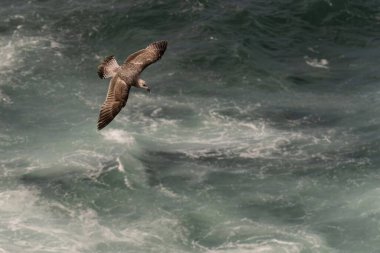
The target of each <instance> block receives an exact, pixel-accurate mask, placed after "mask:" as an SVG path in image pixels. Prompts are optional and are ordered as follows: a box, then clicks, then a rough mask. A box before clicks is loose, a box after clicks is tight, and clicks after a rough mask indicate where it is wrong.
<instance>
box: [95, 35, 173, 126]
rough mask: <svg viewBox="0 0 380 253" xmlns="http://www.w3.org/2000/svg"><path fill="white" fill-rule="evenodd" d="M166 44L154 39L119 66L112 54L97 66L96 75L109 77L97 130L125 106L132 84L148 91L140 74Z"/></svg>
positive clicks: (160, 55)
mask: <svg viewBox="0 0 380 253" xmlns="http://www.w3.org/2000/svg"><path fill="white" fill-rule="evenodd" d="M167 45H168V42H167V41H164V40H162V41H156V42H153V43H151V44H149V45H148V46H147V47H146V48H145V49H141V50H139V51H137V52H135V53H133V54H131V55H129V56H128V58H127V59H126V60H125V61H124V63H123V64H122V65H121V66H119V64H118V63H117V61H116V59H115V57H114V56H113V55H111V56H108V57H106V58H105V59H104V60H103V62H102V63H101V64H100V65H99V66H98V75H99V77H100V78H101V79H105V78H111V81H110V83H109V86H108V92H107V97H106V100H105V101H104V103H103V105H102V106H101V108H100V113H99V119H98V130H101V129H103V128H104V127H105V126H107V125H108V124H109V123H110V122H111V121H112V120H113V119H114V118H115V117H116V115H117V114H118V113H119V112H120V111H121V109H122V108H123V107H124V106H125V104H126V103H127V100H128V95H129V90H130V89H131V87H132V86H135V87H137V88H142V89H145V90H146V91H148V92H150V88H149V87H148V85H147V84H146V82H145V81H144V80H142V79H141V78H140V74H141V72H142V71H143V70H144V69H145V68H146V67H148V66H149V65H150V64H152V63H154V62H156V61H158V60H159V59H160V58H161V57H162V55H163V54H164V52H165V50H166V47H167Z"/></svg>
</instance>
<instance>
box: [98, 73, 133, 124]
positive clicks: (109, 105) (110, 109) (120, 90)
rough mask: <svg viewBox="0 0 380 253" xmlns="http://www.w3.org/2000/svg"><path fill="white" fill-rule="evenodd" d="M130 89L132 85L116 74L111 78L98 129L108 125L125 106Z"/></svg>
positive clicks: (101, 109)
mask: <svg viewBox="0 0 380 253" xmlns="http://www.w3.org/2000/svg"><path fill="white" fill-rule="evenodd" d="M130 89H131V86H130V85H128V84H126V83H125V82H124V81H123V80H121V79H120V78H119V77H117V76H116V77H114V78H112V79H111V81H110V84H109V87H108V93H107V98H106V101H104V103H103V105H102V107H101V108H100V113H99V119H98V130H101V129H102V128H104V127H105V126H107V125H108V124H109V123H110V122H111V121H112V120H113V119H114V118H115V117H116V115H117V114H118V113H119V112H120V110H121V109H122V108H123V107H124V106H125V104H126V103H127V100H128V95H129V90H130Z"/></svg>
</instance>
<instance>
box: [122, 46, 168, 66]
mask: <svg viewBox="0 0 380 253" xmlns="http://www.w3.org/2000/svg"><path fill="white" fill-rule="evenodd" d="M167 45H168V42H167V41H165V40H162V41H157V42H153V43H152V44H150V45H149V46H147V47H146V48H145V49H142V50H139V51H137V52H135V53H133V54H131V55H130V56H128V58H127V59H126V60H125V62H124V64H128V63H131V64H133V65H134V66H135V67H136V68H137V69H138V70H139V71H140V72H141V71H143V70H144V69H145V68H146V67H148V66H149V65H150V64H152V63H154V62H156V61H158V60H159V59H160V58H161V57H162V55H163V54H164V53H165V50H166V47H167Z"/></svg>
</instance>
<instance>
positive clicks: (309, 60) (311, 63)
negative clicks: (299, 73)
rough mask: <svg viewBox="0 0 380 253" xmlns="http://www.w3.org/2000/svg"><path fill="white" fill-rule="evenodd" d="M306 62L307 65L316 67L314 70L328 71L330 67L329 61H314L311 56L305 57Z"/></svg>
mask: <svg viewBox="0 0 380 253" xmlns="http://www.w3.org/2000/svg"><path fill="white" fill-rule="evenodd" d="M304 58H305V62H306V64H307V65H309V66H311V67H314V68H323V69H328V68H329V66H328V64H329V61H328V60H326V59H316V58H315V59H313V58H310V57H309V56H305V57H304Z"/></svg>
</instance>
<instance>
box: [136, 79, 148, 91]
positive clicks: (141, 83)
mask: <svg viewBox="0 0 380 253" xmlns="http://www.w3.org/2000/svg"><path fill="white" fill-rule="evenodd" d="M138 84H139V87H140V88H142V89H145V90H146V91H147V92H150V88H149V86H148V85H147V84H146V82H145V81H144V80H142V79H139V81H138Z"/></svg>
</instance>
